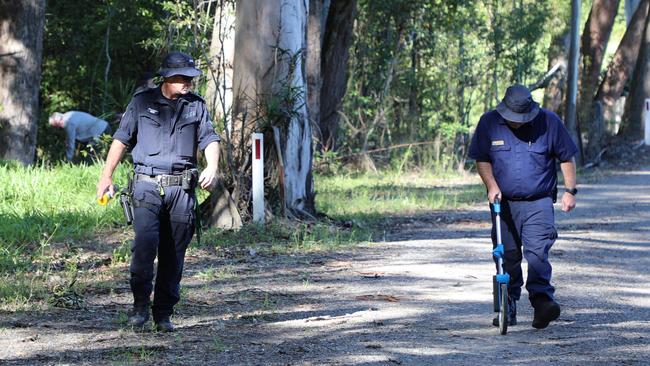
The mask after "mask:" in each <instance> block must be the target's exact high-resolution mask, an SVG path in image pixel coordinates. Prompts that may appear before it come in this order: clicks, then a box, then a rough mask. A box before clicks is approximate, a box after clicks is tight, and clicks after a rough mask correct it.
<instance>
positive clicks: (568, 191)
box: [564, 187, 578, 196]
mask: <svg viewBox="0 0 650 366" xmlns="http://www.w3.org/2000/svg"><path fill="white" fill-rule="evenodd" d="M564 191H565V192H566V193H571V194H572V195H574V196H575V195H576V194H577V193H578V188H575V187H574V188H571V189H569V188H566V189H565V190H564Z"/></svg>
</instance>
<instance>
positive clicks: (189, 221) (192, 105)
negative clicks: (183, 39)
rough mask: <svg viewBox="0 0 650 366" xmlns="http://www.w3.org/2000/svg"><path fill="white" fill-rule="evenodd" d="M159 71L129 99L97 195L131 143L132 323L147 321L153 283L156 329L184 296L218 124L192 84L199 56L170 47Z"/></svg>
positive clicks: (163, 327)
mask: <svg viewBox="0 0 650 366" xmlns="http://www.w3.org/2000/svg"><path fill="white" fill-rule="evenodd" d="M158 74H159V75H160V76H162V77H163V82H162V84H161V85H160V86H159V87H156V88H152V89H146V90H143V91H140V92H138V93H136V94H135V95H134V96H133V99H132V100H131V102H130V103H129V105H128V107H127V109H126V112H125V113H124V115H123V117H122V120H121V122H120V126H119V128H118V130H117V132H116V133H115V134H114V135H113V138H114V140H113V143H112V145H111V148H110V151H109V153H108V157H107V158H106V166H105V167H104V171H103V172H102V175H101V177H100V179H99V182H98V183H97V196H98V198H99V197H101V196H102V195H103V194H105V193H106V192H108V193H109V194H111V195H112V194H114V192H113V189H114V188H113V181H112V175H113V171H114V170H115V167H116V166H117V164H118V163H119V161H120V160H121V158H122V156H123V154H124V152H125V151H126V150H127V149H128V150H130V151H131V152H132V155H133V164H134V170H135V172H134V185H133V192H132V198H133V207H134V208H133V216H134V220H133V228H134V231H135V240H134V244H133V248H132V258H131V266H130V272H131V279H130V284H131V291H132V292H133V299H134V302H133V309H132V311H131V313H130V316H129V324H131V325H133V326H134V327H138V328H142V327H144V325H145V324H146V322H147V321H148V320H149V308H150V296H151V292H152V290H154V291H153V292H154V296H153V306H151V310H152V312H153V320H154V322H155V324H156V329H157V330H158V331H162V332H171V331H173V330H174V328H173V325H172V323H171V321H170V316H171V315H172V313H173V308H174V305H175V304H176V303H177V302H178V301H179V290H180V280H181V276H182V272H183V263H184V259H185V251H186V249H187V246H188V244H189V243H190V241H191V239H192V236H193V234H194V229H195V222H196V217H195V213H194V208H195V204H196V196H195V194H194V188H195V186H200V187H201V188H203V189H209V188H210V187H212V185H213V184H214V183H215V182H216V179H217V165H218V164H217V163H218V160H219V141H220V137H219V136H218V135H217V134H216V133H215V132H214V128H213V127H212V123H211V121H210V116H209V114H208V111H207V109H206V105H205V102H204V101H203V99H201V97H199V96H198V95H196V94H193V93H191V92H190V88H191V86H192V78H194V77H196V76H199V75H201V71H199V70H198V69H196V68H195V66H194V60H193V59H192V58H191V57H190V56H188V55H187V54H184V53H182V52H171V53H169V54H168V55H167V56H166V57H165V58H164V60H163V62H162V67H161V68H160V70H159V71H158ZM197 147H198V148H200V149H201V150H204V154H205V158H206V161H207V167H206V168H205V169H204V170H203V171H202V172H201V174H200V176H199V175H198V172H197V171H196V166H197V156H196V150H197ZM156 255H157V256H158V268H157V271H156V273H157V275H156V280H155V289H154V288H153V286H152V281H153V279H154V259H155V258H156Z"/></svg>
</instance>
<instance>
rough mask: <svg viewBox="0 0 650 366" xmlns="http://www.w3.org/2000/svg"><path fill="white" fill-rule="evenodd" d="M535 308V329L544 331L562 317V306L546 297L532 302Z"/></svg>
mask: <svg viewBox="0 0 650 366" xmlns="http://www.w3.org/2000/svg"><path fill="white" fill-rule="evenodd" d="M532 303H533V308H535V316H534V318H533V328H537V329H544V328H546V327H548V324H549V323H550V322H552V321H553V320H555V319H557V318H558V317H559V316H560V304H558V303H556V302H555V301H553V300H551V299H549V298H548V297H546V296H544V297H543V298H540V299H537V300H535V301H533V302H532Z"/></svg>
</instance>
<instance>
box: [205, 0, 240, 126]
mask: <svg viewBox="0 0 650 366" xmlns="http://www.w3.org/2000/svg"><path fill="white" fill-rule="evenodd" d="M234 54H235V4H234V2H233V1H229V0H220V1H219V4H218V8H217V9H216V11H215V15H214V22H213V27H212V40H211V41H210V54H209V55H208V58H209V68H208V70H209V72H208V75H207V78H208V81H207V89H206V91H205V100H206V101H207V103H208V106H209V108H210V111H212V116H213V118H214V119H215V120H216V121H218V120H223V121H224V125H225V127H226V128H229V125H230V115H229V112H230V109H231V108H232V63H233V56H234Z"/></svg>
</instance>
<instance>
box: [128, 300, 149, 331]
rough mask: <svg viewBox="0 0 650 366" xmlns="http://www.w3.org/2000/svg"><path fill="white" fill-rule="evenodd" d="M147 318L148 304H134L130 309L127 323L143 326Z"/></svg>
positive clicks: (135, 326)
mask: <svg viewBox="0 0 650 366" xmlns="http://www.w3.org/2000/svg"><path fill="white" fill-rule="evenodd" d="M148 320H149V305H142V306H140V305H136V306H134V307H133V309H131V311H130V313H129V319H128V321H127V323H128V324H129V325H130V326H132V327H134V328H144V325H145V323H146V322H147V321H148Z"/></svg>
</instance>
